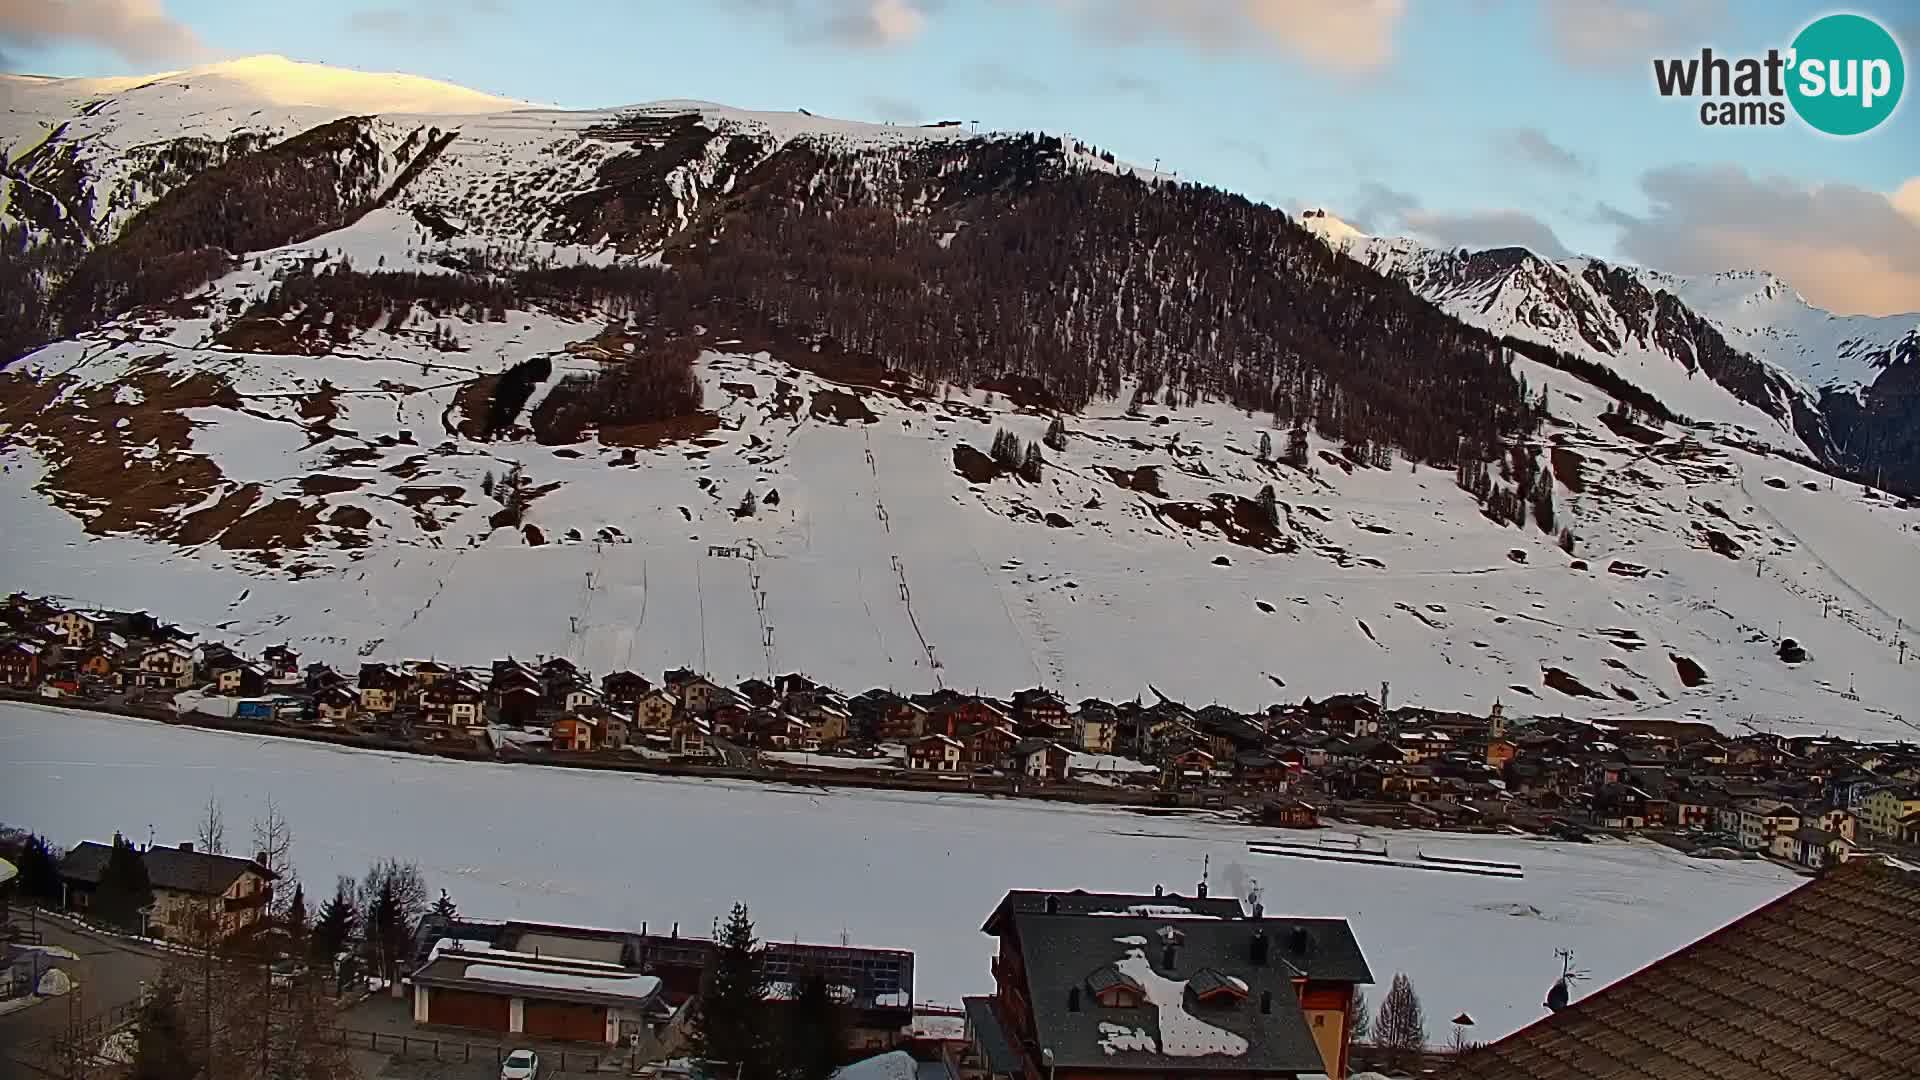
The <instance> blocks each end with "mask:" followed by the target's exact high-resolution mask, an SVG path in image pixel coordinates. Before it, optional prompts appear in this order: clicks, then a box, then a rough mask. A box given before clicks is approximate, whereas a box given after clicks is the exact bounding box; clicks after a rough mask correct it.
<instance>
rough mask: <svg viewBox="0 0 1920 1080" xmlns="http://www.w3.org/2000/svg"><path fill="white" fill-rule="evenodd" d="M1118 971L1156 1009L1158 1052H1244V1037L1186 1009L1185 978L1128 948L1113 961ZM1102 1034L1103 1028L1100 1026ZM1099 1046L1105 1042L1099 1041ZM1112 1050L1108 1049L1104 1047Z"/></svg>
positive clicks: (1204, 1054)
mask: <svg viewBox="0 0 1920 1080" xmlns="http://www.w3.org/2000/svg"><path fill="white" fill-rule="evenodd" d="M1113 966H1114V967H1116V968H1119V969H1120V973H1121V974H1123V975H1125V976H1127V977H1128V978H1131V979H1132V980H1133V981H1135V982H1137V983H1139V984H1140V987H1141V989H1142V991H1143V992H1144V994H1145V997H1146V999H1147V1002H1148V1004H1150V1005H1152V1006H1153V1007H1154V1008H1155V1009H1158V1010H1159V1012H1160V1052H1161V1053H1162V1054H1165V1055H1166V1056H1168V1057H1207V1056H1209V1055H1213V1054H1222V1055H1226V1056H1228V1057H1240V1056H1242V1055H1244V1054H1245V1053H1246V1052H1247V1040H1245V1039H1243V1038H1241V1037H1240V1036H1238V1035H1235V1034H1234V1033H1233V1032H1231V1031H1228V1030H1226V1029H1224V1028H1217V1027H1214V1026H1213V1025H1212V1024H1209V1023H1207V1022H1206V1021H1204V1020H1202V1019H1200V1018H1199V1017H1197V1016H1195V1015H1193V1014H1192V1013H1190V1012H1188V1011H1187V996H1186V995H1187V980H1185V979H1169V978H1167V977H1166V976H1164V975H1162V974H1160V973H1159V972H1157V971H1155V970H1153V965H1152V964H1150V963H1148V962H1147V954H1146V953H1145V952H1142V951H1141V950H1139V949H1137V948H1135V949H1128V950H1127V955H1126V956H1124V957H1122V958H1121V959H1119V960H1118V961H1116V962H1115V963H1114V965H1113ZM1101 1031H1102V1033H1103V1034H1104V1033H1105V1031H1106V1028H1105V1027H1104V1026H1103V1027H1102V1028H1101ZM1101 1046H1102V1049H1105V1046H1106V1043H1105V1041H1104V1040H1103V1041H1102V1044H1101ZM1107 1052H1108V1053H1112V1051H1111V1050H1109V1051H1107Z"/></svg>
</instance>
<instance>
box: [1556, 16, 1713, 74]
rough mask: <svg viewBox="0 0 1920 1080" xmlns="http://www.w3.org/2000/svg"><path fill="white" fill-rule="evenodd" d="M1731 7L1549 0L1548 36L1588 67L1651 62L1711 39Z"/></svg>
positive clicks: (1570, 60) (1563, 52) (1569, 57)
mask: <svg viewBox="0 0 1920 1080" xmlns="http://www.w3.org/2000/svg"><path fill="white" fill-rule="evenodd" d="M1726 11H1727V4H1726V0H1658V2H1655V0H1548V3H1547V11H1546V16H1547V37H1548V38H1549V40H1550V41H1551V42H1552V44H1553V47H1554V50H1555V51H1556V52H1558V53H1559V54H1560V57H1561V59H1563V60H1565V61H1567V62H1568V63H1571V64H1578V65H1580V66H1582V67H1615V66H1624V65H1629V64H1649V63H1650V62H1651V61H1652V60H1653V58H1654V57H1655V56H1657V55H1660V54H1662V53H1665V52H1669V51H1672V50H1675V49H1697V48H1699V47H1700V46H1702V45H1707V44H1710V42H1709V41H1708V40H1707V37H1708V36H1709V35H1710V34H1711V33H1712V32H1713V30H1714V29H1715V27H1717V26H1718V25H1719V24H1720V22H1721V18H1722V16H1724V15H1725V14H1726Z"/></svg>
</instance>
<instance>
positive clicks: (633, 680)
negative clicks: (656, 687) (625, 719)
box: [600, 671, 653, 705]
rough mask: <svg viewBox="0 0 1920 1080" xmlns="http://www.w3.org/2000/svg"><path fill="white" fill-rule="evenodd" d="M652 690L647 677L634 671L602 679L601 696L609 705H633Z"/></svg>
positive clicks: (621, 672) (615, 673)
mask: <svg viewBox="0 0 1920 1080" xmlns="http://www.w3.org/2000/svg"><path fill="white" fill-rule="evenodd" d="M651 689H653V684H652V683H651V682H648V681H647V677H646V676H644V675H641V674H639V673H638V672H633V671H616V672H613V673H612V674H610V675H605V676H602V677H601V679H600V694H601V696H602V697H604V698H605V699H606V701H607V704H609V705H632V704H634V703H636V702H638V701H639V700H640V699H641V698H642V697H645V696H646V693H647V691H649V690H651Z"/></svg>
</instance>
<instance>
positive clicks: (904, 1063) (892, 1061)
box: [833, 1050, 919, 1080]
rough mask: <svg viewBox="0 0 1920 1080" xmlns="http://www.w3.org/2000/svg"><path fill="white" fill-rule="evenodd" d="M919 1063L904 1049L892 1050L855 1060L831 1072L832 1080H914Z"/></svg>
mask: <svg viewBox="0 0 1920 1080" xmlns="http://www.w3.org/2000/svg"><path fill="white" fill-rule="evenodd" d="M918 1070H919V1065H918V1064H917V1063H916V1062H915V1061H914V1060H913V1058H912V1057H911V1056H910V1055H909V1054H908V1053H907V1052H906V1051H904V1050H893V1051H890V1052H888V1053H885V1054H881V1055H880V1056H878V1057H870V1058H868V1059H866V1060H865V1061H856V1062H854V1063H853V1064H851V1065H848V1066H846V1067H845V1068H843V1069H841V1070H840V1071H838V1072H836V1073H834V1074H833V1080H914V1077H915V1074H916V1073H917V1072H918Z"/></svg>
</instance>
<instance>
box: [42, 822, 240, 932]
mask: <svg viewBox="0 0 1920 1080" xmlns="http://www.w3.org/2000/svg"><path fill="white" fill-rule="evenodd" d="M112 853H113V847H112V846H111V845H108V844H96V843H93V842H92V841H88V842H86V843H83V844H81V845H80V846H78V847H76V848H74V849H73V850H72V851H70V852H68V853H67V856H66V858H64V859H62V860H60V885H61V891H62V894H63V897H64V905H65V907H66V908H67V909H68V910H69V911H77V912H83V913H84V912H86V911H88V910H90V909H91V908H92V906H93V894H94V890H95V889H97V888H98V887H99V885H100V877H101V874H102V873H103V872H104V871H105V870H106V868H107V857H108V856H109V855H111V854H112ZM140 861H141V862H142V863H143V864H144V865H145V867H146V871H147V880H148V883H149V884H150V885H151V886H152V888H153V908H152V911H151V913H150V914H149V916H148V923H147V926H148V930H149V932H151V933H153V934H155V935H157V936H160V937H166V938H172V939H175V940H180V939H192V938H194V937H197V936H198V935H199V934H201V933H204V932H205V929H204V928H205V927H207V926H208V920H209V918H211V920H212V924H211V925H212V927H213V928H214V930H215V932H216V933H218V934H219V936H220V937H222V938H226V937H230V936H232V935H233V934H235V933H237V932H239V931H241V930H244V929H246V928H247V927H249V926H252V925H253V924H254V923H256V922H258V921H260V919H262V918H263V917H265V915H266V912H267V906H268V904H269V902H270V901H271V900H272V898H273V882H274V880H275V875H274V873H273V872H272V871H271V870H269V869H267V867H265V866H264V865H262V863H261V861H259V860H254V859H237V858H233V857H232V856H228V855H213V854H208V853H207V852H203V851H195V850H193V845H192V844H181V845H180V846H179V847H177V848H170V847H150V848H146V849H144V850H142V851H141V852H140Z"/></svg>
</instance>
